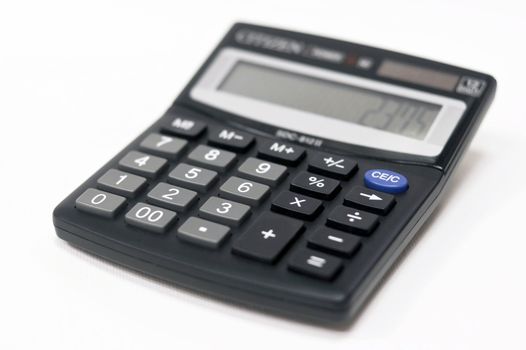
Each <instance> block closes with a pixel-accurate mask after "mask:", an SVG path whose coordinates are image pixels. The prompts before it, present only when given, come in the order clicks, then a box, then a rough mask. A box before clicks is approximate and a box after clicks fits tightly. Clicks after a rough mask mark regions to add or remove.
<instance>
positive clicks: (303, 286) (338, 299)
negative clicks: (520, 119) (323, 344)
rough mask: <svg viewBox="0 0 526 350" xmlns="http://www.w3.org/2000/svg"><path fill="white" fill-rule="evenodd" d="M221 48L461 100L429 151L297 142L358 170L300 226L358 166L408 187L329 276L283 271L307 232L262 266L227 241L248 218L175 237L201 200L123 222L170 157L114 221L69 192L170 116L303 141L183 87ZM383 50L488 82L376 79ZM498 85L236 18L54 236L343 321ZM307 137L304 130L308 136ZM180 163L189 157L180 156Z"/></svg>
mask: <svg viewBox="0 0 526 350" xmlns="http://www.w3.org/2000/svg"><path fill="white" fill-rule="evenodd" d="M240 31H253V32H258V33H264V34H267V35H270V36H275V37H279V38H283V39H286V40H294V41H299V42H302V43H304V44H306V45H307V46H309V45H313V46H319V47H324V48H329V49H334V50H338V51H343V52H347V53H352V54H353V55H358V56H367V57H371V58H373V59H374V62H375V65H376V66H374V67H372V68H371V69H369V70H363V69H358V68H357V67H355V66H352V65H336V64H333V63H331V62H323V61H320V60H316V59H314V58H309V57H306V56H303V55H293V54H291V53H287V52H286V51H284V52H282V51H279V50H276V48H275V47H274V48H269V47H265V46H259V47H258V46H252V45H247V44H244V43H243V42H239V41H238V40H236V33H239V32H240ZM223 47H238V48H242V49H245V50H252V51H255V52H260V53H264V54H266V55H272V56H276V57H280V58H286V59H289V60H294V61H297V62H302V63H307V64H311V65H316V66H319V67H323V68H326V69H331V70H335V71H340V72H345V73H349V74H353V75H357V76H362V77H366V78H371V79H375V80H379V81H385V82H389V83H394V84H397V85H400V86H406V87H410V88H413V89H419V90H423V91H428V92H431V93H434V94H439V95H442V96H447V97H452V98H456V99H459V100H463V101H464V102H465V103H466V104H467V106H468V108H467V110H466V112H465V114H464V115H463V116H462V118H461V120H460V122H459V123H458V126H457V127H456V129H455V130H454V132H453V134H452V135H451V137H450V139H449V141H448V142H447V144H446V146H445V148H444V150H443V152H442V153H441V154H440V155H439V156H438V157H435V158H426V157H418V156H412V155H407V154H399V153H393V152H387V151H382V150H376V149H369V148H364V147H360V146H356V145H352V140H351V139H350V140H349V142H350V143H349V144H342V143H339V142H334V141H331V140H328V139H323V143H322V145H321V146H319V147H316V146H310V145H306V144H304V143H302V146H304V147H306V148H307V149H308V154H309V155H310V154H311V153H312V152H317V151H323V152H330V153H334V154H338V155H345V156H349V157H352V158H354V159H356V160H357V161H358V164H359V170H358V172H357V173H356V174H355V175H354V176H353V177H352V178H351V179H350V180H349V181H347V182H343V183H342V187H343V189H342V191H340V194H339V195H338V196H337V197H336V198H335V199H334V200H332V201H329V202H325V203H324V211H323V213H322V214H321V216H320V218H318V219H317V220H315V221H313V222H307V223H306V232H307V233H308V232H311V231H313V230H315V229H316V228H317V227H318V226H322V225H323V224H324V223H325V220H326V217H327V215H328V213H329V212H330V211H331V210H332V208H334V207H335V206H337V205H341V203H342V202H343V196H344V194H345V193H346V192H348V190H349V189H350V188H351V187H352V186H355V185H363V174H364V172H365V171H366V170H368V169H372V168H385V169H391V170H394V171H397V172H400V173H402V174H404V175H405V176H406V177H407V178H408V180H409V183H410V188H409V190H408V191H407V192H406V193H404V194H400V195H396V201H397V203H396V205H395V207H394V209H393V210H392V211H391V213H390V214H389V215H387V216H385V217H382V218H381V219H380V225H379V227H378V229H377V230H376V231H375V232H374V233H373V234H372V235H371V236H370V237H365V238H363V239H362V247H361V249H360V250H359V251H358V253H357V254H356V255H355V256H354V257H353V258H352V259H346V261H345V266H344V269H343V271H342V273H341V274H340V275H339V276H338V277H337V278H336V279H335V280H334V281H332V282H326V281H321V280H316V279H314V278H310V277H307V276H303V275H299V274H295V273H293V272H290V271H289V270H288V269H287V264H286V262H287V259H288V257H289V256H290V254H293V253H294V251H295V250H296V249H299V248H300V247H304V246H305V245H306V234H303V235H302V236H301V237H300V238H299V239H297V240H296V242H294V244H293V246H292V248H291V249H289V250H288V251H287V252H286V253H285V255H284V256H283V257H282V258H281V259H280V261H279V262H278V263H277V264H275V265H265V264H262V263H259V262H256V261H251V260H248V259H245V258H242V257H238V256H235V255H233V254H232V253H231V244H232V242H233V240H235V238H236V236H237V235H239V233H240V232H242V231H243V230H244V229H245V228H246V227H247V224H243V225H241V226H240V227H239V228H234V229H233V230H232V232H233V236H232V238H231V239H230V240H229V241H228V242H227V243H225V244H224V245H223V246H222V247H221V248H220V249H218V250H208V249H204V248H202V247H197V246H193V245H190V244H187V243H184V242H181V241H179V240H178V238H177V237H176V235H175V231H176V228H177V227H178V226H179V224H180V223H181V222H183V221H184V220H185V218H186V217H187V216H191V215H197V211H198V208H199V206H200V204H197V205H194V207H193V208H192V209H191V210H190V211H189V212H188V213H185V214H183V215H181V216H180V221H179V223H178V224H176V225H175V227H174V228H172V229H171V230H170V231H169V232H168V233H167V234H165V235H158V234H153V233H149V232H146V231H143V230H141V229H138V228H135V227H131V226H128V225H126V224H125V222H124V213H125V212H126V211H127V210H128V209H129V208H131V206H132V205H133V203H134V202H135V201H145V199H144V198H145V194H146V193H147V192H148V191H149V190H150V189H151V188H152V187H153V186H155V184H156V183H157V182H158V181H166V178H167V174H168V172H169V171H170V170H171V169H172V168H173V167H174V165H175V163H173V164H171V166H170V167H169V169H167V170H166V171H165V172H163V174H162V175H161V177H160V178H159V179H156V181H149V182H148V187H147V188H146V190H145V191H143V193H142V194H140V195H139V196H138V197H137V198H135V199H134V200H131V201H128V202H129V203H128V204H127V208H126V209H125V210H124V211H123V212H122V213H120V214H119V215H118V216H117V217H116V218H115V219H105V218H100V217H97V216H93V215H89V214H86V213H83V212H80V211H78V210H77V209H76V208H75V200H76V198H77V197H78V196H79V195H80V194H81V193H82V192H84V191H85V190H86V189H87V188H89V187H97V179H98V178H99V177H100V176H101V175H102V174H104V172H106V171H107V170H108V169H110V168H114V167H117V163H118V161H119V160H120V158H122V157H123V156H124V155H125V154H126V153H127V152H128V151H130V150H134V149H139V143H140V141H141V140H142V139H143V138H144V137H146V136H147V135H148V134H149V133H150V132H158V131H159V130H160V128H161V127H162V126H163V125H167V124H169V123H170V122H171V121H172V119H173V118H174V116H176V115H185V116H191V117H194V118H197V119H200V120H203V121H205V122H206V123H207V124H208V126H209V129H210V128H214V127H224V126H229V127H232V128H237V129H239V130H244V131H248V132H251V133H254V134H255V135H256V138H257V140H256V142H259V141H260V140H263V139H275V138H276V137H278V136H276V135H281V136H283V135H287V136H288V137H287V141H289V142H298V143H300V142H301V141H302V140H304V139H305V138H304V137H298V136H301V135H297V134H296V133H295V132H294V130H289V131H290V133H283V130H280V129H279V128H277V127H275V126H272V125H267V124H262V123H259V122H255V121H252V120H248V119H245V118H243V117H242V116H236V115H232V114H229V113H226V112H224V111H221V110H217V109H215V108H212V107H210V106H207V105H204V104H201V103H198V102H196V101H195V100H193V99H192V98H191V97H190V94H189V93H190V90H191V88H192V86H193V85H194V83H195V82H197V80H198V79H199V77H200V76H201V74H202V73H203V72H204V70H205V69H206V67H207V66H208V65H209V64H210V62H211V61H212V60H213V59H214V57H215V55H216V54H217V53H218V52H219V51H220V50H221V49H222V48H223ZM386 58H388V59H392V60H396V61H400V62H407V63H411V64H415V65H418V66H421V67H426V68H431V69H435V70H438V71H444V72H449V73H453V74H457V75H459V76H469V77H473V78H477V79H481V80H483V81H484V82H485V84H486V87H485V89H484V91H483V92H482V94H481V95H480V96H477V97H474V96H466V95H462V94H458V93H456V92H455V91H450V92H444V91H441V90H437V89H433V88H426V87H422V86H420V85H415V84H410V83H404V82H400V81H396V80H392V79H387V78H380V77H378V76H377V75H376V68H377V65H378V64H379V63H380V62H381V61H382V60H383V59H386ZM495 89H496V82H495V79H493V78H492V77H491V76H489V75H486V74H481V73H477V72H473V71H470V70H466V69H462V68H458V67H453V66H449V65H445V64H441V63H438V62H433V61H429V60H425V59H421V58H417V57H413V56H407V55H403V54H400V53H395V52H390V51H385V50H380V49H377V48H371V47H367V46H363V45H357V44H353V43H348V42H343V41H338V40H332V39H327V38H322V37H318V36H312V35H307V34H302V33H295V32H290V31H284V30H278V29H273V28H266V27H260V26H254V25H248V24H241V23H239V24H235V25H234V26H233V27H232V29H231V30H230V31H229V32H228V33H227V35H226V36H225V38H224V39H223V40H222V41H221V43H219V45H218V46H217V47H216V49H215V50H214V51H213V52H212V54H211V55H210V57H209V58H208V59H207V61H206V62H205V63H204V64H203V66H202V67H201V69H200V70H199V71H198V72H197V73H196V75H195V76H194V78H193V79H192V80H191V81H190V82H189V84H188V85H187V86H186V88H185V89H184V90H183V91H182V93H181V94H180V95H179V97H178V98H177V99H176V101H175V102H174V104H173V105H172V107H171V108H170V109H169V110H168V111H167V112H166V114H165V115H164V116H162V117H161V118H160V119H159V120H157V121H156V122H155V123H154V124H153V125H152V126H151V127H150V128H148V129H147V130H145V132H144V133H142V134H141V135H139V137H137V139H135V140H134V141H132V142H131V143H130V145H128V146H127V147H126V148H125V149H124V150H122V151H121V152H120V153H119V154H117V155H116V156H115V157H114V158H113V159H112V160H110V161H109V162H108V163H107V164H106V165H104V166H103V167H102V168H101V169H99V170H98V171H97V172H96V173H95V174H94V175H93V176H92V177H90V178H89V179H88V180H87V181H86V182H85V183H83V184H82V185H81V186H80V187H79V188H77V189H76V190H75V191H74V192H73V193H72V194H71V195H69V196H68V197H67V198H66V199H65V200H64V201H63V202H62V203H61V204H60V205H59V206H58V207H57V208H56V209H55V211H54V214H53V220H54V224H55V228H56V231H57V235H58V236H59V237H60V238H62V239H64V240H66V241H68V242H70V243H71V244H73V245H75V246H78V247H80V248H82V249H84V250H86V251H88V252H91V253H94V254H96V255H99V256H102V257H104V258H106V259H109V260H111V261H113V262H116V263H118V264H121V265H124V266H127V267H130V268H132V269H135V270H138V271H141V272H144V273H146V274H149V275H152V276H155V277H158V278H161V279H163V280H167V281H170V282H173V283H175V284H177V285H179V286H183V287H187V288H190V289H192V290H197V291H200V292H203V293H206V294H208V295H212V296H215V297H218V298H221V299H226V300H228V301H231V302H235V303H240V304H243V305H248V306H250V307H256V308H259V309H264V310H267V311H269V312H271V313H276V314H280V315H285V316H288V317H292V318H296V319H301V320H306V321H311V322H319V323H322V324H324V325H331V326H333V325H345V324H348V323H349V322H350V321H351V320H352V319H353V318H354V317H355V316H356V315H357V314H358V311H359V310H360V309H361V308H362V306H363V305H364V304H365V301H366V300H367V298H368V297H369V296H370V295H371V293H372V292H373V290H374V288H375V287H376V286H377V285H378V284H379V282H380V281H381V279H382V277H384V276H385V275H386V273H387V272H388V270H389V268H390V267H391V266H392V265H393V264H394V262H395V261H396V259H397V258H398V257H399V256H400V254H401V253H402V252H403V250H404V249H405V248H406V247H407V246H408V244H409V243H410V242H411V241H412V240H413V238H414V237H415V235H416V233H417V232H418V229H419V228H420V227H421V226H422V224H423V223H424V222H425V221H426V219H427V218H428V217H429V216H430V215H431V213H432V212H433V209H434V208H435V207H436V205H437V203H438V201H439V199H440V195H441V193H442V192H443V190H444V188H445V186H446V184H447V181H448V179H449V177H450V176H451V174H452V173H453V171H454V169H455V168H456V165H457V163H458V161H459V160H460V158H461V156H462V154H463V153H464V152H465V149H466V147H467V146H468V145H469V143H470V141H471V139H472V137H473V135H474V134H475V132H476V130H477V128H478V126H479V124H480V122H481V120H482V118H483V116H484V114H485V112H486V110H487V109H488V107H489V105H490V103H491V101H492V99H493V97H494V94H495ZM306 136H307V138H308V136H309V135H306ZM316 138H318V137H316ZM318 139H319V138H318ZM201 143H206V134H205V135H203V136H201V137H200V138H199V139H197V140H195V141H192V142H191V144H190V147H189V149H191V148H192V147H194V146H195V145H197V144H201ZM255 154H256V149H251V150H250V151H249V152H247V154H246V156H255ZM244 156H245V155H243V157H244ZM308 157H309V156H308ZM181 161H188V160H187V159H186V158H184V157H183V158H182V159H181ZM307 162H308V159H307V161H303V162H302V164H301V165H299V166H298V167H297V168H291V169H290V174H289V177H288V179H287V180H286V181H284V182H283V183H281V184H280V185H279V186H278V187H277V188H275V189H273V191H272V195H271V197H270V198H269V199H267V200H266V201H265V202H264V203H263V204H262V205H261V206H259V207H256V208H253V210H252V214H251V215H252V217H257V216H258V215H259V214H260V213H262V212H264V211H268V210H270V203H271V201H272V199H273V198H274V195H275V194H277V193H279V192H280V191H281V190H285V189H287V188H288V184H289V180H290V179H291V178H292V177H293V176H294V174H295V173H296V172H299V171H302V170H305V169H306V168H307ZM238 164H239V163H238ZM236 168H237V165H236V166H234V167H233V168H232V169H231V170H229V171H228V172H226V173H224V174H221V179H220V181H219V182H218V183H217V184H216V185H215V186H214V188H213V189H212V190H211V191H210V192H209V195H217V193H218V187H219V185H220V184H221V183H223V182H224V181H225V180H226V179H227V178H228V177H229V176H231V175H235V174H236ZM207 196H208V194H207ZM202 198H206V197H203V196H201V197H200V200H199V203H202ZM248 225H250V223H248Z"/></svg>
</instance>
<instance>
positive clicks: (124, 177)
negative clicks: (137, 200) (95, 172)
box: [97, 169, 146, 197]
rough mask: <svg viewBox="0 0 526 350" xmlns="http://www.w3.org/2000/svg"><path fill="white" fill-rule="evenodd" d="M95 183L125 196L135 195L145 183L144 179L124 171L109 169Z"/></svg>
mask: <svg viewBox="0 0 526 350" xmlns="http://www.w3.org/2000/svg"><path fill="white" fill-rule="evenodd" d="M97 183H98V184H99V187H101V188H103V189H105V190H108V191H113V192H115V193H117V194H120V195H123V196H126V197H135V195H137V192H139V190H140V189H141V188H143V187H144V185H145V184H146V179H145V178H144V177H141V176H137V175H133V174H129V173H125V172H124V171H120V170H116V169H110V170H108V171H107V172H106V173H105V174H104V175H102V176H101V177H100V178H99V179H98V180H97Z"/></svg>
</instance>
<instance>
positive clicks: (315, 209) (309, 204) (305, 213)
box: [272, 191, 323, 220]
mask: <svg viewBox="0 0 526 350" xmlns="http://www.w3.org/2000/svg"><path fill="white" fill-rule="evenodd" d="M322 209H323V206H322V202H321V201H320V200H319V199H315V198H312V197H307V196H303V195H301V194H297V193H294V192H290V191H283V192H281V193H280V194H279V195H278V196H277V197H276V198H275V199H274V201H273V202H272V210H273V211H276V212H278V213H283V214H287V215H290V216H294V217H297V218H298V219H303V220H313V219H314V218H315V217H316V216H318V214H319V213H320V212H321V210H322Z"/></svg>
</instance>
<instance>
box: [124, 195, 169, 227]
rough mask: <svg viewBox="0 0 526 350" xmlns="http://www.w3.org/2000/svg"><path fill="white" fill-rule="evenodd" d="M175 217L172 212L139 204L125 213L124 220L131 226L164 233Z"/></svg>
mask: <svg viewBox="0 0 526 350" xmlns="http://www.w3.org/2000/svg"><path fill="white" fill-rule="evenodd" d="M176 217H177V214H175V213H174V212H173V211H170V210H166V209H163V208H159V207H155V206H153V205H148V204H146V203H141V202H139V203H137V204H136V205H135V206H134V207H133V208H132V209H131V210H130V211H129V212H128V213H126V216H125V217H124V219H125V220H126V222H127V223H128V224H130V225H132V226H137V227H140V228H143V229H145V230H148V231H152V232H156V233H164V232H166V230H167V229H168V227H170V226H171V225H172V224H173V223H174V221H175V219H176Z"/></svg>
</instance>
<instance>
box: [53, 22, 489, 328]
mask: <svg viewBox="0 0 526 350" xmlns="http://www.w3.org/2000/svg"><path fill="white" fill-rule="evenodd" d="M325 76H326V77H327V78H325ZM247 77H248V78H247ZM325 80H328V81H329V84H326V83H325V82H324V81H325ZM247 84H248V86H247ZM349 87H350V88H349ZM495 88H496V82H495V80H494V79H493V78H492V77H491V76H488V75H486V74H481V73H477V72H473V71H469V70H466V69H462V68H458V67H452V66H449V65H445V64H441V63H437V62H433V61H429V60H425V59H421V58H417V57H412V56H407V55H404V54H400V53H395V52H390V51H385V50H380V49H377V48H371V47H367V46H363V45H358V44H353V43H348V42H343V41H338V40H332V39H327V38H322V37H317V36H312V35H307V34H301V33H295V32H290V31H284V30H279V29H273V28H266V27H260V26H254V25H249V24H241V23H240V24H236V25H234V26H233V27H232V29H231V30H230V31H229V32H228V33H227V34H226V36H225V38H224V39H223V40H222V41H221V43H220V44H219V45H218V46H217V48H216V49H215V50H214V51H213V52H212V54H211V55H210V57H209V58H208V59H207V61H206V62H205V63H204V64H203V66H202V67H201V68H200V70H199V71H198V72H197V73H196V75H195V76H194V78H193V79H192V80H191V81H190V82H189V84H188V85H187V86H186V88H185V89H184V90H183V91H182V93H181V94H180V95H179V97H178V98H177V99H176V101H175V102H174V104H173V105H172V106H171V107H170V108H169V110H168V111H167V112H166V113H165V114H164V115H163V116H162V117H161V118H160V119H159V120H157V121H156V122H155V123H153V125H151V126H150V127H149V128H148V129H147V130H146V131H145V132H144V133H142V134H141V135H139V136H138V137H137V138H136V139H135V140H134V141H132V142H131V143H130V144H129V145H128V146H127V147H126V148H125V149H123V150H122V151H121V152H120V153H119V154H117V155H116V156H115V157H114V158H113V159H112V160H110V161H109V162H108V163H106V165H104V166H103V167H102V168H101V169H99V170H98V171H97V172H96V173H95V174H94V175H93V176H91V177H90V178H89V179H88V180H87V181H86V182H85V183H83V184H82V185H81V186H80V187H79V188H77V189H76V190H75V191H74V192H73V193H72V194H71V195H69V196H68V197H67V198H66V199H65V200H64V201H63V202H62V203H61V204H60V205H59V206H58V207H57V208H56V209H55V211H54V215H53V219H54V224H55V228H56V231H57V234H58V236H59V237H60V238H62V239H64V240H66V241H68V242H70V243H71V244H73V245H75V246H77V247H80V248H81V249H84V250H86V251H88V252H91V253H93V254H96V255H98V256H102V257H104V258H106V259H108V260H111V261H113V262H116V263H118V264H121V265H124V266H127V267H130V268H132V269H134V270H138V271H140V272H143V273H146V274H149V275H152V276H155V277H158V278H160V279H163V280H167V281H170V282H173V283H175V284H176V285H178V286H182V287H186V288H189V289H192V290H195V291H198V292H202V293H204V294H207V295H211V296H215V297H217V298H220V299H223V300H227V301H229V302H234V303H237V304H242V305H246V306H249V307H254V308H258V309H261V310H263V311H268V312H270V313H277V314H280V315H285V316H288V317H292V318H296V319H301V320H307V321H313V322H320V323H322V324H326V325H342V324H348V323H349V322H350V321H351V320H352V319H354V318H355V316H356V315H357V314H358V312H359V310H360V309H361V308H362V307H363V306H364V304H365V302H366V301H367V299H368V297H369V296H370V295H371V294H372V292H373V291H374V289H375V288H376V287H377V286H378V285H379V283H380V281H381V280H382V278H383V277H384V276H385V275H386V273H387V272H388V271H389V268H390V267H391V266H392V265H393V264H394V263H395V261H396V260H397V258H398V257H399V256H400V254H401V253H402V252H403V251H404V249H405V248H406V247H407V246H408V244H409V243H410V242H411V241H412V240H413V239H414V237H415V235H416V233H417V232H418V230H419V228H420V227H421V226H422V224H423V223H424V222H425V221H426V219H427V218H428V217H429V216H430V215H431V213H432V212H433V209H434V208H435V207H436V206H437V204H438V203H439V199H440V196H441V194H442V193H443V190H444V188H445V187H446V185H447V182H448V179H449V177H450V176H451V174H452V173H453V171H454V169H455V167H456V165H457V163H458V161H459V160H460V158H461V156H462V154H463V153H464V151H465V149H466V147H467V146H468V144H469V143H470V140H471V138H472V137H473V135H474V133H475V131H476V130H477V127H478V125H479V123H480V122H481V120H482V117H483V115H484V114H485V112H486V110H487V108H488V107H489V105H490V103H491V101H492V99H493V96H494V93H495ZM325 89H328V90H327V91H328V93H327V92H324V93H327V95H326V96H325V97H323V93H322V92H323V91H325ZM349 89H350V90H349ZM353 89H354V90H353ZM287 91H294V93H292V95H293V96H291V97H286V98H283V97H282V96H283V95H287V94H288V92H287ZM318 92H319V93H318ZM302 94H307V95H309V94H310V95H309V96H312V97H311V98H310V99H309V100H311V101H307V102H305V101H303V100H302V99H301V96H302ZM349 94H351V95H352V98H348V96H351V95H349ZM319 95H322V97H321V98H322V99H323V101H321V102H320V101H313V100H315V99H316V98H319V97H317V96H319ZM356 96H358V97H356ZM393 96H394V97H393ZM353 98H358V100H353ZM326 100H330V101H331V102H332V103H333V104H334V105H338V106H336V107H335V106H332V105H329V106H327V105H328V103H325V101H326ZM348 101H351V102H352V103H351V105H350V106H346V105H345V104H346V103H347V102H348ZM366 101H370V102H366ZM379 101H380V102H379ZM374 103H376V105H375V106H374V108H373V107H371V106H370V105H369V104H374ZM355 106H356V107H355ZM378 106H382V108H384V107H385V108H388V109H389V108H390V109H389V110H388V111H387V112H386V111H381V112H378V108H377V107H378ZM397 106H398V107H399V106H405V107H404V108H405V110H406V111H405V112H404V111H402V112H400V110H397V109H396V108H397ZM354 108H357V109H360V108H362V109H363V111H366V112H363V113H361V112H360V113H361V114H360V115H358V116H352V118H354V119H353V120H352V121H349V120H343V119H342V118H344V117H345V118H346V116H347V115H350V114H353V113H354V112H349V110H354ZM375 108H376V109H375ZM407 110H410V111H413V112H414V113H413V112H411V113H410V112H407ZM415 111H416V112H415ZM373 112H374V113H373ZM376 112H378V113H376ZM412 113H413V114H412ZM415 113H416V114H415ZM324 114H328V115H329V116H327V115H325V116H324ZM355 114H356V113H355ZM379 115H380V116H379ZM415 115H417V117H415ZM342 116H343V117H342ZM364 116H366V117H364ZM386 116H387V117H389V118H391V117H392V120H395V121H396V123H395V122H393V121H391V122H390V123H391V124H393V123H394V124H397V125H398V126H396V125H395V126H393V125H389V126H386V125H387V124H388V123H385V120H386V118H387V117H386ZM382 118H383V119H382ZM408 120H410V121H408ZM412 123H413V124H412ZM349 125H350V127H349ZM348 127H349V128H348ZM369 131H371V132H370V133H369Z"/></svg>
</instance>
